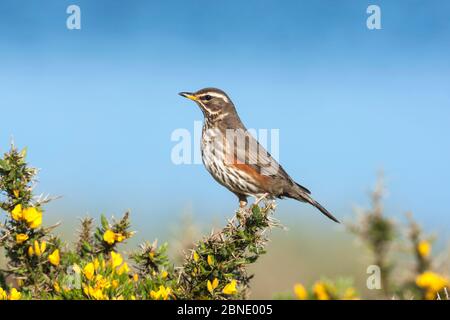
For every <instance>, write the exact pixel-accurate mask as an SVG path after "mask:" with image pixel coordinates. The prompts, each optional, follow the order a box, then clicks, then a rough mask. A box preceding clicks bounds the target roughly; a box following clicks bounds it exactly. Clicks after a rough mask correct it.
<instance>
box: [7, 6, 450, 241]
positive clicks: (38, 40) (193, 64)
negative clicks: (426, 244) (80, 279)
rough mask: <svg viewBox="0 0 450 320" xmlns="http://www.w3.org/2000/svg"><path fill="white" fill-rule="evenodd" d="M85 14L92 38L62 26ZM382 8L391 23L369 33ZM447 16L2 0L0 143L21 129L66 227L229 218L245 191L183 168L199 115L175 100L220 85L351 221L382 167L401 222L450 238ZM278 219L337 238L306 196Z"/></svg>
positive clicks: (321, 196)
mask: <svg viewBox="0 0 450 320" xmlns="http://www.w3.org/2000/svg"><path fill="white" fill-rule="evenodd" d="M337 3H339V4H337ZM70 4H77V5H79V6H80V8H81V12H82V29H81V30H68V29H66V27H65V24H66V18H67V14H66V12H65V11H66V8H67V6H68V5H70ZM369 4H378V5H380V7H381V10H382V30H376V31H370V30H368V29H367V28H366V18H367V14H366V13H365V11H366V8H367V6H368V5H369ZM448 12H450V5H449V4H448V3H447V2H444V1H417V0H415V1H413V0H410V1H406V0H404V1H401V0H397V1H370V2H369V1H350V0H349V1H339V2H338V1H284V2H283V3H282V4H281V3H280V2H279V1H274V0H273V1H272V0H271V1H268V0H264V1H256V0H251V1H230V0H228V1H203V0H190V1H187V0H186V1H136V0H135V1H128V2H127V3H126V4H125V2H123V1H111V0H109V1H104V0H96V1H75V0H73V1H62V0H58V1H56V0H55V1H49V0H46V1H44V0H42V1H34V2H30V1H23V0H22V1H21V0H14V1H13V0H3V1H2V2H1V3H0V39H1V41H0V61H1V65H0V66H1V67H0V88H1V94H0V116H1V119H2V120H1V126H0V151H2V152H3V151H5V150H6V149H7V147H8V143H9V141H10V138H11V136H13V137H14V140H15V142H16V144H17V145H19V146H27V147H28V149H29V159H30V161H31V162H32V164H33V165H35V166H37V167H39V168H42V170H41V173H40V185H39V188H38V191H40V192H46V193H47V192H48V193H52V194H57V195H62V196H63V198H62V199H60V200H58V201H57V202H55V203H54V204H52V205H50V206H49V208H48V213H49V214H50V215H51V216H52V217H53V218H54V219H56V220H60V219H63V220H64V219H66V220H67V219H68V220H70V219H72V218H73V219H74V217H77V216H82V215H84V214H85V213H86V212H89V213H90V214H91V215H93V216H97V215H98V214H99V213H102V212H104V213H107V214H113V213H114V214H116V215H118V214H120V213H121V212H122V211H123V210H126V209H131V210H132V213H133V216H134V221H136V222H137V225H139V226H141V228H144V227H143V226H145V225H156V224H161V223H162V224H169V222H167V223H166V222H165V221H166V220H167V218H168V217H170V218H171V222H173V221H176V220H175V219H176V218H177V217H178V216H179V215H180V214H181V213H182V212H185V211H192V212H193V213H194V215H195V216H196V217H202V219H203V217H207V218H206V221H212V220H213V218H214V217H219V218H220V217H222V216H230V214H231V213H232V211H233V210H234V208H235V207H236V202H235V198H234V195H232V194H231V193H229V192H228V191H226V190H225V189H223V188H222V187H221V186H218V185H217V184H216V183H215V182H214V181H213V180H212V178H210V177H209V175H208V173H207V172H206V170H204V168H203V167H202V166H201V165H187V166H175V165H174V164H173V163H172V162H171V159H170V152H171V149H172V147H173V146H174V143H173V142H172V141H171V140H170V135H171V133H172V132H173V130H175V129H177V128H187V129H189V130H192V128H193V123H194V121H195V120H201V117H202V115H201V112H200V111H199V110H198V108H197V107H196V106H195V105H194V104H193V103H189V101H187V100H184V99H182V98H181V97H179V96H178V95H177V93H178V92H179V91H188V90H196V89H199V88H202V87H205V86H216V87H219V88H222V89H224V90H225V91H227V92H228V93H229V95H230V96H231V98H232V99H233V101H234V102H235V104H236V106H237V108H238V111H239V113H240V115H241V118H242V119H243V121H244V122H245V124H246V125H247V127H251V128H268V129H270V128H276V129H280V158H281V162H282V164H283V166H284V167H285V169H286V170H287V171H288V172H289V173H290V174H291V175H292V177H294V178H295V179H297V180H298V181H299V182H300V183H302V184H304V185H305V186H307V187H308V188H309V189H311V190H312V191H313V195H314V196H315V197H316V198H317V200H319V201H320V202H322V203H323V204H324V205H325V206H326V207H327V208H329V210H330V211H332V212H334V214H335V215H336V216H338V217H341V218H342V217H348V216H351V212H352V208H353V206H354V205H355V204H360V205H366V204H367V203H368V201H367V192H368V190H369V189H370V187H371V186H372V185H373V183H374V181H375V177H376V172H377V170H379V169H380V168H383V169H384V171H385V174H386V179H387V184H388V187H389V194H388V198H387V208H388V211H389V213H390V214H392V215H396V216H400V215H401V214H402V213H403V212H405V211H409V210H411V211H413V212H414V213H415V215H416V217H417V218H418V220H419V221H420V222H422V223H424V224H425V225H426V226H427V228H429V229H430V230H437V231H438V232H440V233H441V234H448V231H449V229H450V204H448V202H447V201H446V199H448V197H449V195H450V194H449V192H450V188H449V184H450V182H449V181H450V169H449V163H450V148H449V147H448V142H449V136H450V126H449V120H450V90H449V88H450V77H449V75H450V59H449V57H450V41H449V40H450V39H449V37H450V20H449V19H448ZM278 212H279V214H280V216H281V217H282V219H294V220H297V221H300V222H305V224H306V223H313V222H314V223H317V224H324V225H325V226H324V228H331V225H330V224H329V222H328V221H326V220H325V219H324V218H322V217H321V216H320V215H319V214H317V213H316V212H315V210H314V209H313V208H309V207H307V206H306V205H304V204H299V203H296V202H294V201H283V202H281V203H280V205H279V210H278ZM61 217H64V218H61Z"/></svg>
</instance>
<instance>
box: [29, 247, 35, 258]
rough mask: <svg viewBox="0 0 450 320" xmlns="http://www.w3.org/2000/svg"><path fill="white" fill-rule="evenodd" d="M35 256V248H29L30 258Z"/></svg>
mask: <svg viewBox="0 0 450 320" xmlns="http://www.w3.org/2000/svg"><path fill="white" fill-rule="evenodd" d="M33 255H34V250H33V247H32V246H29V247H28V256H29V257H32V256H33Z"/></svg>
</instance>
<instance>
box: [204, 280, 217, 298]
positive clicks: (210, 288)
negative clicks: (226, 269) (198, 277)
mask: <svg viewBox="0 0 450 320" xmlns="http://www.w3.org/2000/svg"><path fill="white" fill-rule="evenodd" d="M218 285H219V279H217V278H214V280H213V281H212V282H211V281H209V280H208V282H207V283H206V287H207V288H208V291H209V292H210V293H211V294H212V293H213V291H214V289H216V288H217V286H218Z"/></svg>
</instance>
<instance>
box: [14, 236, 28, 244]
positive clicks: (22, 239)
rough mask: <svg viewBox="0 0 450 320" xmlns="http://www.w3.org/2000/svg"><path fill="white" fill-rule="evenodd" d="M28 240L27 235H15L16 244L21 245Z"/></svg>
mask: <svg viewBox="0 0 450 320" xmlns="http://www.w3.org/2000/svg"><path fill="white" fill-rule="evenodd" d="M27 240H28V235H26V234H25V233H19V234H16V243H17V244H21V243H24V242H25V241H27Z"/></svg>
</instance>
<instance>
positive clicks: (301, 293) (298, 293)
mask: <svg viewBox="0 0 450 320" xmlns="http://www.w3.org/2000/svg"><path fill="white" fill-rule="evenodd" d="M294 293H295V297H296V298H297V299H298V300H306V299H308V291H306V289H305V287H304V286H303V285H302V284H301V283H297V284H295V285H294Z"/></svg>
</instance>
